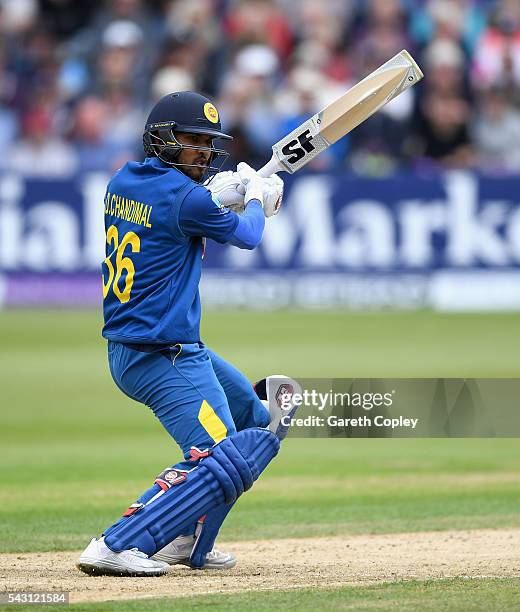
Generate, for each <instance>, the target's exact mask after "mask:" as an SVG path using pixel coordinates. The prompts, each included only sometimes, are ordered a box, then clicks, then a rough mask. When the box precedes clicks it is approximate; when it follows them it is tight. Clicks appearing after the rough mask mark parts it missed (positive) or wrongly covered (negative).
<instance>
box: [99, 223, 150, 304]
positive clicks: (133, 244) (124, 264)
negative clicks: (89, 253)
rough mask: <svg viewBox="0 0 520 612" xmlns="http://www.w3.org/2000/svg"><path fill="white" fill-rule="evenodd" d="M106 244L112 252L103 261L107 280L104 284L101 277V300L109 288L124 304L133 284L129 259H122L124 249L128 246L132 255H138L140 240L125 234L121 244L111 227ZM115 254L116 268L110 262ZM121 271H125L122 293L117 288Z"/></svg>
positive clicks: (112, 226) (132, 234)
mask: <svg viewBox="0 0 520 612" xmlns="http://www.w3.org/2000/svg"><path fill="white" fill-rule="evenodd" d="M107 244H108V245H109V246H110V245H111V244H113V250H112V252H111V254H110V255H109V256H108V257H107V258H106V259H105V261H104V263H105V264H106V266H107V268H108V279H107V282H106V283H105V279H104V277H103V299H105V298H106V297H107V295H108V292H109V291H110V287H112V290H113V291H114V294H115V295H116V297H117V298H118V299H119V301H120V302H121V303H122V304H124V303H125V302H128V300H129V299H130V292H131V291H132V285H133V284H134V275H135V268H134V264H133V262H132V260H131V259H130V257H124V253H125V249H126V247H127V246H130V249H131V251H132V253H139V252H140V251H141V240H140V238H139V236H138V235H137V234H136V233H135V232H127V233H126V234H125V235H124V236H123V239H122V240H121V243H120V242H119V234H118V231H117V227H116V226H115V225H111V226H110V227H109V228H108V230H107ZM114 252H115V254H116V268H115V270H114V265H113V264H112V262H111V261H110V259H111V257H112V255H113V254H114ZM123 270H126V279H125V288H124V289H123V291H121V289H120V288H119V281H120V280H121V275H122V274H123Z"/></svg>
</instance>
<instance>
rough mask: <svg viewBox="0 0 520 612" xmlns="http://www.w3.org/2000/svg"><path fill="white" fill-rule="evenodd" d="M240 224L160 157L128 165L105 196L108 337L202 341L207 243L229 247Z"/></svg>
mask: <svg viewBox="0 0 520 612" xmlns="http://www.w3.org/2000/svg"><path fill="white" fill-rule="evenodd" d="M181 211H182V214H181ZM237 224H238V216H237V215H236V214H235V213H234V212H232V211H229V210H228V209H226V208H223V207H221V206H220V204H219V203H218V202H215V201H214V200H213V198H212V196H211V193H210V192H209V191H208V190H207V189H206V188H205V187H203V186H202V185H199V184H198V183H195V182H194V181H192V180H191V179H190V178H189V177H187V176H186V175H184V174H183V173H181V172H179V171H178V170H177V169H175V168H172V167H170V166H166V165H165V164H163V163H162V162H161V161H160V160H158V159H157V158H147V159H146V160H145V161H144V162H142V163H139V162H129V163H127V164H126V165H125V166H124V167H123V168H122V169H121V170H119V172H117V174H116V175H115V176H114V177H113V178H112V179H111V181H110V182H109V184H108V186H107V191H106V195H105V230H106V259H105V260H104V262H103V264H102V273H103V298H104V300H103V314H104V320H105V325H104V327H103V336H104V337H105V338H107V339H109V340H114V341H116V342H126V343H142V344H175V343H178V342H180V343H192V342H198V341H199V340H200V296H199V281H200V276H201V269H202V256H203V242H204V239H205V238H206V237H207V238H211V239H213V240H216V241H217V242H220V243H225V242H228V241H229V240H230V239H231V237H232V236H233V233H234V231H235V229H236V226H237Z"/></svg>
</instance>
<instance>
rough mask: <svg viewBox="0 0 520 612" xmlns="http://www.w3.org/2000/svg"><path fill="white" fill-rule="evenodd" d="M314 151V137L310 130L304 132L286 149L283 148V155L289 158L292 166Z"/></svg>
mask: <svg viewBox="0 0 520 612" xmlns="http://www.w3.org/2000/svg"><path fill="white" fill-rule="evenodd" d="M311 151H314V145H313V144H312V136H311V133H310V131H309V130H305V132H302V133H301V134H300V135H299V136H298V138H295V139H294V140H291V141H290V142H288V143H287V144H286V145H285V146H284V147H282V153H283V154H284V155H286V156H287V160H286V161H288V162H289V163H290V164H295V163H296V162H297V161H300V159H302V158H303V157H305V155H307V153H311Z"/></svg>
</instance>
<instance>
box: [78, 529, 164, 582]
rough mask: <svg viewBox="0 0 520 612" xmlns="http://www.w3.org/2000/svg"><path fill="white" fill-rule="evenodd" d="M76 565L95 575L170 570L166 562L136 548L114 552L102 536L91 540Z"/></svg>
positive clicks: (131, 574) (150, 572)
mask: <svg viewBox="0 0 520 612" xmlns="http://www.w3.org/2000/svg"><path fill="white" fill-rule="evenodd" d="M76 567H77V568H78V569H80V570H81V571H82V572H85V573H86V574H93V575H95V576H162V575H163V574H166V573H167V572H168V571H169V570H170V566H169V565H168V564H167V563H163V562H162V561H154V560H153V559H150V558H149V557H148V556H147V555H145V553H143V552H141V551H139V550H137V548H132V549H130V550H124V551H123V552H120V553H115V552H113V551H111V550H110V548H108V546H106V544H105V539H104V538H99V539H97V538H93V539H92V540H91V542H90V544H89V545H88V546H87V548H85V550H84V551H83V553H82V554H81V557H80V558H79V561H78V563H77V564H76Z"/></svg>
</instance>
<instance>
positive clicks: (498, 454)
mask: <svg viewBox="0 0 520 612" xmlns="http://www.w3.org/2000/svg"><path fill="white" fill-rule="evenodd" d="M99 326H100V321H99V316H98V315H97V314H96V313H92V312H68V311H54V312H39V311H31V310H27V311H17V312H14V311H4V312H1V313H0V338H1V340H0V363H1V369H0V372H1V373H0V383H1V428H0V431H1V433H0V442H1V443H0V447H1V452H0V474H1V476H0V479H1V485H0V486H1V488H0V496H1V499H2V503H1V505H0V524H1V525H2V529H1V530H0V551H2V552H7V551H11V552H17V551H20V552H22V551H49V550H68V549H77V548H81V547H83V546H84V545H85V543H86V542H87V541H88V540H89V538H90V537H92V535H94V534H96V533H99V532H100V531H101V529H102V528H103V527H105V526H106V525H107V524H109V523H110V522H111V521H112V520H113V519H114V518H115V517H117V516H118V515H119V514H120V513H121V512H122V511H123V510H124V509H125V508H126V507H127V506H128V503H129V502H131V501H133V500H134V498H135V497H136V496H137V495H138V494H139V493H140V492H141V491H142V490H143V489H145V488H147V487H148V486H149V484H150V482H151V479H152V478H153V476H154V475H155V474H156V473H157V472H158V471H159V470H160V469H162V468H163V467H165V466H166V465H168V464H172V463H174V462H175V461H177V460H178V458H179V453H178V450H177V448H176V446H175V445H174V444H173V443H172V441H171V440H170V439H169V437H168V436H167V434H166V433H164V432H163V431H162V429H161V427H160V425H159V423H158V422H157V421H156V420H155V419H154V418H153V417H152V415H151V413H149V411H148V409H146V408H145V407H143V406H140V405H139V404H137V403H134V402H132V401H131V400H128V399H127V398H125V396H123V394H121V393H120V392H119V391H118V390H117V389H116V387H115V386H114V384H113V383H112V381H111V379H110V376H109V373H108V369H107V365H106V358H105V346H104V343H103V341H102V339H101V338H100V337H99ZM204 339H205V340H206V342H207V344H208V345H209V346H211V347H212V348H214V349H215V350H217V352H219V353H220V354H222V355H223V356H224V357H226V358H227V359H229V360H230V361H232V362H233V363H235V364H236V365H237V366H238V367H240V368H241V369H242V370H243V371H244V372H245V373H246V374H247V375H248V376H249V377H250V378H251V379H256V378H261V377H263V376H264V375H265V374H267V373H288V374H290V375H292V376H302V377H305V376H307V377H320V376H322V377H363V376H366V377H382V376H388V377H400V376H401V377H430V376H431V377H434V376H445V377H448V376H454V377H519V376H520V315H518V314H500V315H439V314H432V313H428V312H420V313H370V314H349V313H321V312H311V313H305V312H279V313H262V312H260V313H258V312H257V313H248V312H222V313H217V312H211V313H208V314H207V315H206V316H205V319H204ZM519 468H520V444H519V441H518V440H517V439H480V440H479V439H465V440H459V439H452V440H442V439H433V440H422V439H416V440H414V439H409V440H405V439H394V440H391V439H390V440H389V439H386V440H385V439H380V440H374V439H371V440H362V439H356V440H346V439H345V440H330V441H328V440H323V439H320V440H297V439H293V440H287V441H286V444H285V445H284V449H283V454H282V455H281V456H280V458H279V459H278V460H277V461H276V462H274V463H273V465H272V466H270V467H269V469H268V471H267V473H266V474H265V476H264V477H262V479H261V480H260V481H259V482H258V483H257V485H255V490H254V491H253V492H252V493H251V494H248V495H245V496H244V497H243V498H242V499H241V500H240V502H239V503H238V504H237V508H236V509H235V510H234V512H233V517H232V519H233V520H232V521H231V520H230V521H229V525H226V526H225V527H224V529H223V531H222V537H223V538H225V539H227V540H233V539H248V538H250V537H251V533H252V530H254V537H255V538H270V537H290V536H296V537H304V536H309V535H329V534H351V533H384V532H399V531H414V530H416V531H417V530H431V529H433V530H439V529H440V530H442V529H457V528H478V527H494V526H516V527H518V526H520V515H519V511H518V508H519V505H520V493H519V490H518V485H517V482H516V479H515V478H514V477H513V476H514V475H515V474H518V472H519ZM467 584H468V585H473V581H469V582H468V583H467ZM479 584H480V586H471V588H472V589H473V588H474V589H475V593H477V592H478V593H479V595H478V596H479V597H480V598H481V599H482V598H484V599H485V597H488V596H489V597H490V598H491V597H492V596H493V593H495V592H498V591H500V589H502V588H503V587H502V586H500V587H496V585H497V584H499V583H498V582H497V581H485V582H482V583H479ZM486 584H487V585H488V587H486V586H485V585H486ZM504 584H506V585H507V584H509V583H508V582H507V581H506V582H504ZM421 585H422V586H421ZM464 585H465V583H464V582H463V581H459V582H457V581H455V582H453V583H450V582H448V583H446V584H445V585H444V586H440V585H437V584H435V585H424V584H423V583H421V584H416V585H408V586H406V585H403V586H400V585H391V586H388V588H387V589H386V588H383V587H381V588H379V587H378V588H377V589H376V588H375V587H374V589H372V590H371V591H370V589H369V591H370V593H372V594H371V595H370V597H373V601H374V606H376V605H380V604H377V602H378V601H379V598H382V600H383V602H387V603H388V605H389V606H390V603H391V601H393V599H392V598H396V599H399V598H401V596H403V597H404V596H405V595H406V597H408V598H409V600H410V601H415V600H414V598H418V597H419V596H420V595H419V594H420V593H422V592H424V593H426V592H427V591H428V592H429V593H430V594H431V597H432V598H433V599H432V601H433V602H435V598H437V597H439V598H440V597H441V595H439V593H440V592H441V591H442V590H443V589H444V588H446V589H448V591H449V592H450V593H451V595H448V596H447V597H455V595H454V593H458V592H460V593H465V592H466V590H467V589H466V587H465V586H464ZM324 586H325V585H324ZM467 588H470V587H469V586H468V587H467ZM504 588H505V587H504ZM367 589H368V587H367ZM486 589H488V590H487V591H486ZM365 590H366V589H365ZM513 590H514V588H513V583H511V588H509V586H508V587H507V588H505V591H507V593H509V592H510V591H511V593H512V591H513ZM354 591H356V590H355V589H354V590H349V591H348V592H349V593H350V595H348V597H349V598H350V599H346V600H345V601H346V604H345V605H347V604H348V605H351V606H354V607H355V605H356V597H358V595H357V594H356V593H355V592H354ZM401 591H402V592H401ZM405 591H406V593H405ZM484 591H485V592H486V593H488V595H483V592H484ZM356 592H358V591H356ZM367 592H368V591H367ZM335 593H336V591H330V595H327V597H330V598H331V599H330V602H331V603H330V606H331V607H332V606H334V607H339V606H338V605H337V604H336V602H335ZM497 596H498V595H497ZM505 596H506V595H504V597H505ZM511 596H512V595H511ZM264 597H266V596H264V595H262V597H261V600H262V601H263V598H264ZM268 597H285V598H286V599H287V602H289V603H285V600H284V603H283V607H285V608H288V607H290V602H291V601H294V602H295V603H296V602H298V601H300V602H301V606H303V609H307V608H305V606H308V608H309V609H310V608H311V607H314V609H315V608H316V605H317V604H316V602H314V603H313V599H312V598H313V597H314V596H313V594H312V593H309V594H305V593H303V592H302V593H300V594H298V595H296V594H294V593H292V592H288V593H287V594H285V595H284V594H283V593H282V594H280V593H278V594H272V595H271V594H270V595H269V596H268ZM421 597H422V596H421ZM425 597H426V596H425ZM428 597H430V595H428ZM244 598H246V599H247V596H245V595H244V596H242V595H236V596H228V600H229V601H232V600H234V599H236V601H237V605H240V606H242V605H244V606H245V607H249V608H250V609H254V608H255V605H253V604H251V605H250V604H249V603H247V601H246V599H244ZM199 599H200V602H209V601H212V599H211V598H209V599H208V598H198V599H197V601H198V600H199ZM484 599H482V601H484ZM214 600H215V602H218V601H220V599H219V598H218V597H217V598H214ZM222 601H223V600H222ZM258 601H259V602H260V599H259V600H258ZM369 601H372V599H370V600H369ZM417 601H419V600H417ZM420 601H421V602H422V601H423V599H422V598H421V599H420ZM424 601H425V602H426V601H427V598H426V599H424ZM457 601H458V600H457ZM460 601H463V599H461V600H460ZM490 601H491V600H490ZM193 602H195V603H193ZM349 602H350V603H349ZM453 602H455V599H453ZM196 603H197V602H196V601H195V600H190V605H191V604H193V605H194V606H195V605H196ZM201 605H202V604H201ZM259 605H260V604H258V606H259ZM280 605H282V604H280ZM410 605H412V604H410ZM432 606H433V604H432ZM499 607H500V606H499ZM401 608H402V609H405V608H403V607H402V606H401ZM100 609H101V608H100ZM107 609H108V608H107ZM185 609H192V608H185ZM193 609H197V608H196V607H194V608H193ZM340 609H341V608H340ZM347 609H348V608H347ZM366 609H371V608H370V607H368V608H366ZM410 609H412V608H410ZM436 609H443V608H441V607H438V608H436ZM450 609H457V608H456V607H455V605H453V606H452V607H451V608H450ZM461 609H470V608H469V607H467V606H466V607H465V608H464V606H462V607H461ZM479 609H480V608H479ZM482 609H484V608H482Z"/></svg>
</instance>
